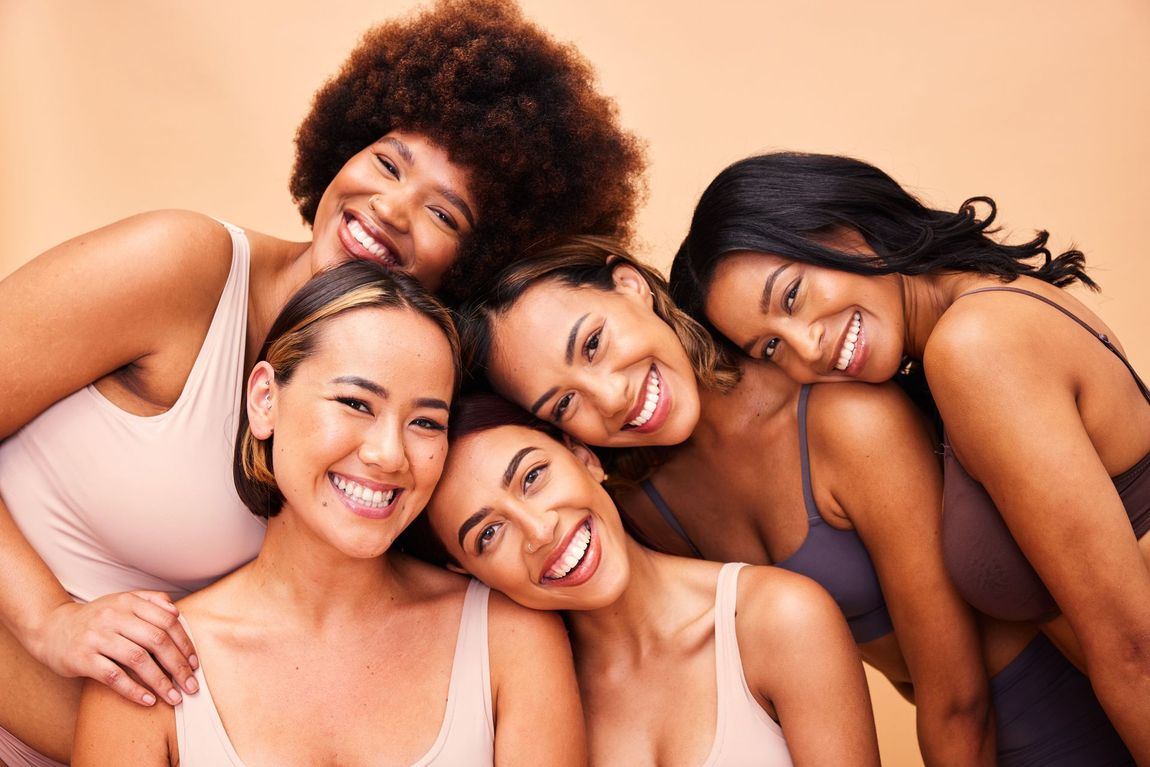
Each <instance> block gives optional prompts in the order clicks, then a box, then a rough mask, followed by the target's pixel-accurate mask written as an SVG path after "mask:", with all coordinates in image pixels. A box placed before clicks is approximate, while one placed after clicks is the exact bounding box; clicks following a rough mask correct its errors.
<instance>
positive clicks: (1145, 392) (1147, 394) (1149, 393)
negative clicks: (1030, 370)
mask: <svg viewBox="0 0 1150 767" xmlns="http://www.w3.org/2000/svg"><path fill="white" fill-rule="evenodd" d="M994 291H1001V292H1004V293H1021V294H1022V295H1024V296H1031V297H1032V298H1037V299H1038V300H1039V301H1042V302H1043V303H1046V304H1049V305H1051V306H1053V307H1054V308H1055V309H1057V310H1058V311H1060V312H1062V313H1063V314H1065V315H1066V316H1067V317H1069V318H1070V319H1072V320H1074V321H1075V322H1077V323H1078V324H1079V325H1081V326H1082V327H1084V328H1086V330H1088V331H1090V333H1091V335H1093V336H1094V337H1095V338H1097V339H1098V340H1099V341H1101V342H1102V345H1103V346H1105V347H1106V348H1107V349H1109V350H1110V351H1112V352H1114V356H1115V357H1117V358H1118V359H1120V360H1122V364H1123V365H1125V366H1126V369H1127V370H1129V371H1130V375H1132V376H1134V383H1136V384H1138V389H1139V390H1140V391H1141V392H1142V396H1143V397H1144V398H1145V399H1146V401H1147V402H1150V389H1148V388H1147V387H1146V384H1144V383H1143V382H1142V379H1141V378H1140V377H1139V375H1138V373H1137V372H1136V371H1135V370H1134V367H1133V366H1132V365H1131V364H1130V363H1129V362H1128V361H1127V359H1126V357H1125V356H1123V354H1122V352H1120V351H1118V347H1117V346H1115V345H1114V344H1113V343H1112V342H1111V341H1110V337H1109V336H1107V335H1106V334H1105V333H1099V332H1098V331H1097V330H1095V329H1094V328H1092V327H1090V325H1089V324H1088V323H1087V322H1086V321H1085V320H1083V319H1082V318H1081V317H1079V316H1078V315H1077V314H1075V313H1074V312H1072V311H1070V310H1069V309H1067V308H1066V307H1064V306H1062V305H1061V304H1058V303H1055V302H1054V301H1051V300H1050V299H1049V298H1047V297H1046V296H1044V295H1041V294H1039V293H1035V292H1033V291H1030V290H1025V289H1023V288H1008V287H996V288H976V289H975V290H968V291H967V292H965V293H962V294H961V295H959V297H958V298H962V297H963V296H971V295H974V294H975V293H990V292H994ZM955 300H958V299H955Z"/></svg>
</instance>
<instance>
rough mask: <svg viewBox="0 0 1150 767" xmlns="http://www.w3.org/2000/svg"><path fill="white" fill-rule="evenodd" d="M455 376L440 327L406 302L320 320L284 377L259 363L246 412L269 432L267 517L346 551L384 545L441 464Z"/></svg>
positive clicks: (417, 505) (257, 430)
mask: <svg viewBox="0 0 1150 767" xmlns="http://www.w3.org/2000/svg"><path fill="white" fill-rule="evenodd" d="M453 377H454V372H453V368H452V357H451V348H450V346H449V344H448V341H447V339H446V338H445V337H444V335H443V332H442V331H441V330H440V329H439V328H437V327H436V326H435V325H434V323H433V322H432V321H431V320H429V319H427V318H426V317H423V316H421V315H419V314H417V313H415V312H414V311H410V310H407V309H378V308H367V309H357V310H353V311H350V312H348V313H346V314H343V315H340V316H337V317H334V318H332V319H331V320H328V321H326V322H325V324H324V325H323V327H322V328H321V329H320V337H319V339H318V342H317V344H316V347H315V349H314V351H313V352H312V354H311V356H309V357H308V358H307V359H305V360H304V361H303V362H301V363H300V364H299V366H298V367H297V368H296V370H295V373H294V374H293V375H292V377H291V379H290V381H289V382H288V383H286V384H282V385H281V384H279V383H277V382H276V381H275V380H274V375H273V374H272V373H271V367H270V366H269V365H268V363H266V362H261V363H259V364H258V365H257V367H256V369H255V370H254V371H253V373H252V376H251V378H250V379H249V388H248V414H249V419H250V421H251V425H252V431H253V433H254V434H256V436H257V437H260V438H262V439H263V438H266V437H267V436H268V435H272V434H274V442H273V445H272V450H273V466H274V471H275V479H276V484H277V485H278V486H279V488H280V491H281V492H282V493H283V495H284V499H285V502H284V507H283V510H282V511H281V512H280V514H279V516H277V517H275V518H274V520H284V521H286V523H287V524H288V525H289V526H290V527H292V528H293V529H296V530H299V529H303V530H306V531H307V534H308V535H309V536H310V537H312V538H313V539H316V540H319V541H321V542H323V543H324V544H326V545H327V546H330V547H333V548H335V549H337V550H339V551H341V552H343V553H344V554H345V555H348V556H352V557H358V558H363V557H375V556H379V555H380V554H382V553H383V552H385V551H387V549H388V548H389V547H390V546H391V543H392V541H394V540H395V537H396V536H397V535H399V533H400V532H401V531H402V530H403V528H405V527H406V526H407V525H408V523H409V522H411V520H412V519H413V518H414V517H415V515H416V514H418V513H419V511H420V510H421V509H422V508H423V506H424V505H425V504H426V502H427V499H428V497H429V496H430V495H431V491H432V489H433V488H434V486H435V483H436V481H437V480H438V479H439V475H440V473H441V471H442V470H443V460H444V456H445V455H446V452H447V434H446V426H447V416H448V407H449V405H450V402H451V394H452V387H453V383H454V380H453ZM273 524H278V523H277V522H275V521H273Z"/></svg>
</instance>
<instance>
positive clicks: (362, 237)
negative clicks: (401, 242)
mask: <svg viewBox="0 0 1150 767" xmlns="http://www.w3.org/2000/svg"><path fill="white" fill-rule="evenodd" d="M339 241H340V244H341V245H342V246H343V248H344V250H346V251H347V252H348V253H350V254H351V255H353V256H355V257H356V258H363V259H368V260H372V261H378V262H380V263H381V264H383V265H384V266H386V267H388V268H391V269H395V268H398V267H402V266H403V262H402V261H401V260H400V258H399V254H398V253H397V252H396V247H395V243H394V242H393V241H392V240H391V238H390V237H388V236H387V235H386V234H385V233H384V232H383V230H382V229H380V228H379V227H378V226H376V225H375V223H374V222H372V221H370V220H366V219H364V218H362V217H360V216H357V215H355V214H353V213H350V212H345V213H344V214H343V219H342V220H341V221H340V227H339Z"/></svg>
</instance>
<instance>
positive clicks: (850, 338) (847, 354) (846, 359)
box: [835, 312, 862, 370]
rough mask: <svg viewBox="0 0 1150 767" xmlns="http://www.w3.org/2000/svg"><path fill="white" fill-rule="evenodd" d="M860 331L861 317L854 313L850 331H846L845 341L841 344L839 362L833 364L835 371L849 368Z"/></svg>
mask: <svg viewBox="0 0 1150 767" xmlns="http://www.w3.org/2000/svg"><path fill="white" fill-rule="evenodd" d="M861 329H862V315H861V314H859V313H858V312H855V313H854V319H853V320H852V321H851V326H850V329H849V330H847V337H846V341H844V342H843V348H842V349H840V350H839V360H838V362H836V363H835V370H846V369H847V368H848V367H849V366H850V364H851V360H853V359H854V357H855V347H856V346H858V340H859V331H860V330H861Z"/></svg>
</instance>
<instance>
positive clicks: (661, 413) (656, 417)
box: [619, 363, 673, 434]
mask: <svg viewBox="0 0 1150 767" xmlns="http://www.w3.org/2000/svg"><path fill="white" fill-rule="evenodd" d="M652 371H653V372H654V373H655V375H657V376H658V377H659V401H658V402H657V403H656V404H655V410H654V411H653V412H652V413H651V417H650V418H648V419H647V423H645V424H643V425H642V426H629V425H628V424H630V423H631V422H632V421H634V420H635V419H636V418H638V417H639V414H640V413H642V412H643V405H644V404H646V402H647V381H648V380H649V379H650V378H651V373H652ZM672 402H673V400H672V397H671V387H670V385H669V384H668V383H667V378H666V376H664V375H663V373H662V371H661V370H659V368H658V367H657V366H656V365H655V363H651V367H650V368H649V369H648V370H647V375H645V376H644V377H643V385H642V387H641V388H640V390H639V396H638V397H637V398H636V400H635V405H634V407H632V408H631V411H630V412H629V413H627V417H626V419H625V420H624V421H623V426H622V427H621V428H620V429H619V430H620V431H625V432H630V433H632V434H650V433H651V432H653V431H658V430H659V429H660V428H662V426H663V424H664V423H666V421H667V416H669V415H670V414H671V404H672Z"/></svg>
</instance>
